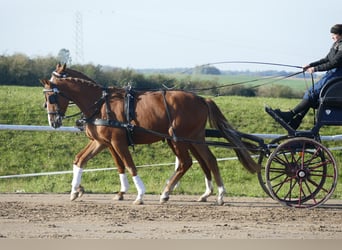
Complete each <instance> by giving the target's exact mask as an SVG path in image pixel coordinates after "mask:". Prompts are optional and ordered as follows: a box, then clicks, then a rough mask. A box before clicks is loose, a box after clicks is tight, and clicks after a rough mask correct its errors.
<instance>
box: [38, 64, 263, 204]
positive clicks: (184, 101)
mask: <svg viewBox="0 0 342 250" xmlns="http://www.w3.org/2000/svg"><path fill="white" fill-rule="evenodd" d="M41 82H42V84H43V86H44V95H45V100H46V109H47V113H48V121H49V124H50V126H52V127H53V128H58V127H60V126H62V121H63V118H64V117H65V113H66V111H67V108H68V104H69V102H70V101H72V102H74V103H75V104H76V105H77V106H78V108H79V109H80V111H81V112H82V113H83V115H84V118H83V122H84V123H85V132H86V135H87V137H88V138H89V143H88V144H87V145H86V146H85V148H83V149H82V150H81V151H80V152H79V153H78V154H77V155H76V157H75V160H74V162H73V179H72V183H71V186H72V187H71V194H70V200H72V201H73V200H75V199H77V198H78V197H80V196H82V195H83V193H84V189H83V187H82V186H81V178H82V172H83V168H84V167H85V165H86V163H87V162H88V161H89V160H90V159H91V158H93V157H94V156H95V155H97V154H98V153H100V152H101V151H102V150H103V149H105V148H108V149H109V151H110V153H111V155H112V157H113V160H114V162H115V165H116V166H117V170H118V172H119V177H120V184H121V187H120V191H119V192H118V194H117V199H119V200H121V199H123V197H124V194H125V193H126V192H127V191H128V188H129V185H128V180H127V176H126V173H125V169H128V171H129V173H130V174H131V176H132V179H133V183H134V185H135V187H136V189H137V197H136V199H135V201H134V203H135V204H143V196H144V193H145V187H144V183H143V181H142V180H141V178H140V177H139V175H138V172H137V169H136V166H135V164H134V161H133V159H132V156H131V153H130V151H129V146H130V145H131V144H132V143H133V144H134V145H137V144H151V143H154V142H157V141H160V140H166V141H167V144H168V146H169V147H170V148H171V150H172V151H173V153H174V154H175V155H176V156H177V158H178V167H177V169H176V170H175V172H174V174H173V175H172V176H171V178H170V179H169V181H168V182H167V184H166V186H165V187H164V190H163V192H162V194H161V196H160V202H161V203H164V202H166V201H168V199H169V195H170V193H171V192H172V190H173V189H174V187H175V185H176V184H177V182H178V181H179V180H180V179H181V177H182V176H183V175H184V174H185V173H186V171H187V170H188V169H189V168H190V167H191V165H192V157H191V155H193V156H194V157H195V158H196V159H197V161H198V163H199V164H200V167H201V168H202V170H203V172H204V174H205V183H206V190H205V192H204V194H203V195H202V196H201V197H200V198H199V201H206V200H207V198H208V197H209V196H210V195H211V194H212V193H213V184H212V176H211V174H213V176H214V179H215V182H216V184H217V188H218V197H217V203H218V204H220V205H222V204H223V203H224V201H223V197H224V194H225V187H224V184H223V181H222V178H221V175H220V171H219V168H218V164H217V161H216V158H215V156H214V155H213V154H212V152H211V151H210V149H209V147H208V145H207V144H206V143H205V127H206V124H207V122H209V123H210V125H211V126H212V127H214V128H215V129H217V130H219V131H220V133H221V134H222V136H223V137H224V138H225V139H227V140H228V141H229V142H230V143H231V144H232V145H233V149H234V150H235V152H236V154H237V156H238V158H239V160H240V162H241V163H242V165H243V166H244V167H245V168H246V169H247V170H249V171H250V172H257V171H260V165H258V164H256V163H255V162H254V161H253V159H252V158H251V156H250V154H249V152H248V150H247V148H246V146H245V144H244V143H243V142H242V141H241V140H240V138H239V137H238V135H237V134H236V131H235V130H234V129H233V128H232V127H231V125H230V124H229V123H228V121H227V120H226V118H225V117H224V115H223V114H222V112H221V111H220V110H219V108H218V106H217V105H216V104H215V103H214V101H212V100H211V99H205V98H203V97H200V96H198V95H196V94H194V93H192V92H186V91H182V90H167V91H166V90H160V91H138V90H136V91H134V94H133V98H134V102H133V108H132V109H131V110H133V115H132V117H131V119H129V118H128V116H127V112H125V99H126V95H127V91H126V90H125V89H123V88H116V87H109V88H104V87H103V86H101V85H100V84H98V83H96V82H95V81H93V80H92V79H90V78H89V77H87V76H86V75H84V74H83V73H81V72H79V71H76V70H73V69H70V68H67V67H66V65H65V64H64V65H61V64H58V65H57V66H56V69H55V71H53V73H52V75H51V78H50V79H49V80H46V79H45V80H41ZM128 119H129V120H130V121H129V120H128Z"/></svg>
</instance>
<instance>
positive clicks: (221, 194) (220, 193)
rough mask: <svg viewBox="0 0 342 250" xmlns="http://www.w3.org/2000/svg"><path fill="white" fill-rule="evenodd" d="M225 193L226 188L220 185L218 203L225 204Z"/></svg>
mask: <svg viewBox="0 0 342 250" xmlns="http://www.w3.org/2000/svg"><path fill="white" fill-rule="evenodd" d="M225 193H226V189H225V188H224V186H221V187H218V197H217V204H218V205H223V203H224V201H223V197H224V194H225Z"/></svg>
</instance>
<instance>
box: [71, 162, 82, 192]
mask: <svg viewBox="0 0 342 250" xmlns="http://www.w3.org/2000/svg"><path fill="white" fill-rule="evenodd" d="M82 172H83V168H79V167H78V166H77V165H74V166H73V177H72V182H71V193H72V194H74V193H77V188H78V187H79V186H80V184H81V180H82Z"/></svg>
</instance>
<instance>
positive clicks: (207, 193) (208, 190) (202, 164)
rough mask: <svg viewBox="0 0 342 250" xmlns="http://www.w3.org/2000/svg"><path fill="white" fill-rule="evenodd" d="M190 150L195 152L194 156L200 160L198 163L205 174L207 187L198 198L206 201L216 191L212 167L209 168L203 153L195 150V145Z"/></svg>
mask: <svg viewBox="0 0 342 250" xmlns="http://www.w3.org/2000/svg"><path fill="white" fill-rule="evenodd" d="M190 151H191V153H192V154H193V156H194V157H195V158H196V160H197V161H198V163H199V165H200V167H201V168H202V170H203V172H204V175H205V187H206V189H205V192H204V194H202V196H201V197H200V198H199V199H198V201H200V202H206V201H207V198H208V197H209V196H210V195H212V194H213V191H214V187H213V183H212V181H211V173H210V169H209V168H208V166H207V164H206V162H205V161H204V160H203V158H202V157H201V155H200V154H198V153H197V151H196V150H195V148H194V147H191V148H190Z"/></svg>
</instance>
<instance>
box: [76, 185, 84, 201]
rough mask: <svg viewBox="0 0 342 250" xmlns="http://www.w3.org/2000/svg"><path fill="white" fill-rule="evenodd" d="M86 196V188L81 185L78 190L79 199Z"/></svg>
mask: <svg viewBox="0 0 342 250" xmlns="http://www.w3.org/2000/svg"><path fill="white" fill-rule="evenodd" d="M83 195H84V187H82V186H81V185H80V186H79V187H78V188H77V198H81V197H82V196H83Z"/></svg>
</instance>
